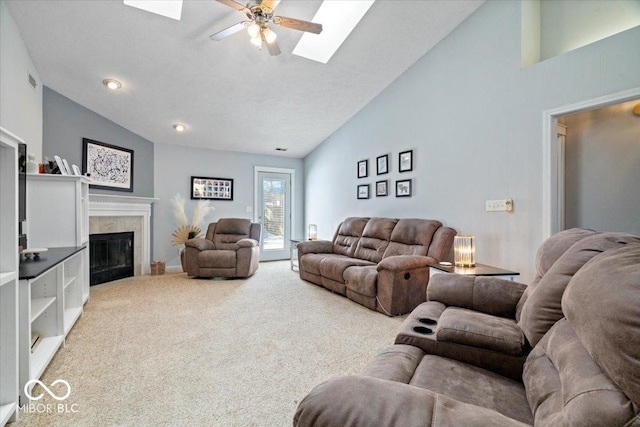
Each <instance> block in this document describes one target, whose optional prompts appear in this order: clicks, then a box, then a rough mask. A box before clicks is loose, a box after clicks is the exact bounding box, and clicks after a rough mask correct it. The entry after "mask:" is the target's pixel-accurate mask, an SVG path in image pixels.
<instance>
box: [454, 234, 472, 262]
mask: <svg viewBox="0 0 640 427" xmlns="http://www.w3.org/2000/svg"><path fill="white" fill-rule="evenodd" d="M473 240H474V236H470V235H464V234H461V235H459V236H455V237H454V238H453V260H454V262H455V265H456V266H457V267H473V266H475V265H476V247H475V244H474V241H473Z"/></svg>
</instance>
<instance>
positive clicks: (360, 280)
mask: <svg viewBox="0 0 640 427" xmlns="http://www.w3.org/2000/svg"><path fill="white" fill-rule="evenodd" d="M343 277H344V283H345V285H346V287H347V289H350V290H352V291H354V292H357V293H359V294H361V295H365V296H368V297H375V296H376V295H377V294H378V269H377V267H376V266H375V265H367V266H351V267H348V268H347V269H346V270H345V271H344V275H343Z"/></svg>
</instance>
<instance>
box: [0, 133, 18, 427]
mask: <svg viewBox="0 0 640 427" xmlns="http://www.w3.org/2000/svg"><path fill="white" fill-rule="evenodd" d="M19 143H22V141H21V140H20V139H19V138H18V137H16V136H15V135H12V134H11V133H10V132H8V131H6V130H5V129H3V128H0V426H3V425H5V424H6V423H7V422H10V421H16V420H17V417H18V410H17V409H18V330H19V326H18V144H19Z"/></svg>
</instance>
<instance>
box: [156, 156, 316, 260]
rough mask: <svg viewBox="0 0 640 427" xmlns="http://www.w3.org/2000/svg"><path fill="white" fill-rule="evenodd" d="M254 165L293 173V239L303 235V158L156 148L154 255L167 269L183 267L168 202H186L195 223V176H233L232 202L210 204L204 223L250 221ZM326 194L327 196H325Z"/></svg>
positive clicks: (188, 215) (188, 214)
mask: <svg viewBox="0 0 640 427" xmlns="http://www.w3.org/2000/svg"><path fill="white" fill-rule="evenodd" d="M254 166H266V167H272V168H287V169H294V170H295V194H294V195H293V196H294V206H293V209H294V211H295V212H296V213H295V223H294V224H292V237H297V236H304V233H303V222H304V221H303V220H304V218H303V203H304V189H303V187H304V165H303V160H302V159H293V158H288V157H278V156H265V155H257V154H247V153H238V152H229V151H217V150H208V149H201V148H189V147H181V146H175V145H167V144H156V145H155V171H156V174H155V197H157V198H159V199H160V200H159V201H157V202H155V203H154V218H153V230H154V233H153V235H154V244H153V257H154V259H156V260H161V261H165V262H166V263H167V266H168V267H174V266H178V265H180V260H179V258H178V250H179V248H177V247H175V246H171V233H172V232H173V231H174V230H175V229H176V228H177V225H176V222H175V219H174V217H173V214H172V211H171V203H170V199H171V198H172V197H173V196H174V195H175V194H177V193H179V194H180V195H182V197H184V199H185V200H186V207H185V211H186V213H187V218H188V219H189V220H191V218H192V216H193V209H194V208H195V205H196V204H197V201H196V200H190V191H191V176H204V177H217V178H232V179H233V180H234V182H233V184H234V194H233V201H223V200H211V201H210V206H213V207H214V208H215V211H213V212H212V214H211V215H210V216H209V217H208V219H207V221H206V223H207V224H208V223H209V222H213V221H216V220H218V219H219V218H229V217H235V218H248V219H252V218H253V216H254V214H253V213H248V212H247V211H246V210H247V209H246V208H247V207H250V208H251V210H252V211H255V209H256V208H255V207H254V205H253V197H254ZM323 195H324V193H323Z"/></svg>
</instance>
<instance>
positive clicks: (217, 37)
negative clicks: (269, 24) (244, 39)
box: [209, 21, 251, 41]
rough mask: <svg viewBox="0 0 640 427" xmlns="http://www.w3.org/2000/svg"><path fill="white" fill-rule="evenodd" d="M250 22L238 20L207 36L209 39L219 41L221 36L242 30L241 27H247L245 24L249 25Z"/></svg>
mask: <svg viewBox="0 0 640 427" xmlns="http://www.w3.org/2000/svg"><path fill="white" fill-rule="evenodd" d="M250 23H251V21H242V22H238V23H237V24H235V25H232V26H230V27H229V28H225V29H224V30H222V31H218V32H217V33H215V34H211V35H210V36H209V38H210V39H211V40H215V41H220V40H222V39H223V38H225V37H227V36H230V35H231V34H235V33H237V32H238V31H240V30H242V29H243V28H247V25H249V24H250Z"/></svg>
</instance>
